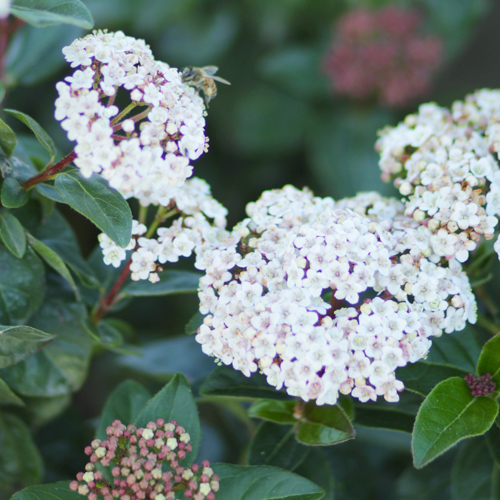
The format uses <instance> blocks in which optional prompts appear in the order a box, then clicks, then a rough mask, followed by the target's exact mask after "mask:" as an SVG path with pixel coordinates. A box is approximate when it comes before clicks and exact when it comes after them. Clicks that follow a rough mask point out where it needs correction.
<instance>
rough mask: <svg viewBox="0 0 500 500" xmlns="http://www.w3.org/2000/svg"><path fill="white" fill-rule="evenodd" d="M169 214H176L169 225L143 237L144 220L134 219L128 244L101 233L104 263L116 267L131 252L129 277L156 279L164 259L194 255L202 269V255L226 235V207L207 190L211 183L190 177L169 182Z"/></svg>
mask: <svg viewBox="0 0 500 500" xmlns="http://www.w3.org/2000/svg"><path fill="white" fill-rule="evenodd" d="M164 202H165V203H168V207H167V209H168V211H169V212H168V214H165V216H166V215H170V216H175V217H176V218H175V219H174V221H173V223H172V224H171V226H170V227H160V228H158V229H157V231H156V233H157V235H156V237H152V236H151V237H146V236H144V234H145V233H146V231H147V228H146V226H145V225H144V224H140V223H139V222H138V221H134V223H133V227H132V239H131V240H130V243H129V244H128V246H127V247H125V248H123V247H120V246H118V245H117V244H116V243H115V242H114V241H113V240H111V238H109V236H107V235H106V234H104V233H102V234H100V235H99V242H100V246H101V249H102V252H103V257H104V263H105V264H107V265H110V264H111V265H113V266H114V267H119V266H120V264H121V263H122V261H123V260H125V259H126V257H127V251H128V250H133V253H132V255H131V259H132V263H131V265H130V270H131V271H132V274H131V278H132V280H135V281H137V280H146V279H149V280H150V281H151V282H157V281H158V280H159V276H158V273H157V270H158V269H159V267H160V266H161V265H162V264H165V263H167V262H177V261H178V260H179V257H189V256H190V255H191V254H192V253H193V252H194V253H195V255H196V256H197V260H196V263H195V266H196V267H197V268H198V269H204V266H205V264H204V261H205V260H206V259H205V257H203V256H204V255H205V254H206V253H208V254H210V252H211V251H212V249H213V248H216V247H217V246H218V245H220V244H222V243H223V242H224V240H225V239H227V238H228V237H229V233H228V232H227V231H226V230H225V227H226V215H227V210H226V209H225V208H224V207H223V206H222V205H221V204H220V203H219V202H217V201H216V200H215V199H214V198H213V197H212V196H211V194H210V186H209V185H208V184H207V183H206V182H205V181H204V180H202V179H198V178H196V177H193V178H191V179H188V180H187V181H186V182H185V183H184V184H182V185H180V186H172V187H171V188H170V190H169V191H168V192H166V193H165V200H164Z"/></svg>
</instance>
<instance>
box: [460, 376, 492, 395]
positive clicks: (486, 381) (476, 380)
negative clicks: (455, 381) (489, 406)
mask: <svg viewBox="0 0 500 500" xmlns="http://www.w3.org/2000/svg"><path fill="white" fill-rule="evenodd" d="M464 380H465V381H466V382H467V385H468V386H469V389H470V392H471V395H472V396H474V397H475V398H478V397H479V396H487V395H488V394H493V393H494V392H495V389H496V388H497V386H496V384H495V382H493V380H492V378H491V375H490V374H489V373H485V374H484V375H481V377H475V376H474V375H473V374H472V373H469V374H467V375H465V377H464Z"/></svg>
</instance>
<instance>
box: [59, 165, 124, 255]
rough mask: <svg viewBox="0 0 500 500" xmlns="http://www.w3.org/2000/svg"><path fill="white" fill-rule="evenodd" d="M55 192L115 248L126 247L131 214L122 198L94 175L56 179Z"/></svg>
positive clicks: (72, 175) (69, 174)
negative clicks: (92, 224) (109, 239)
mask: <svg viewBox="0 0 500 500" xmlns="http://www.w3.org/2000/svg"><path fill="white" fill-rule="evenodd" d="M55 187H56V190H57V192H58V193H59V194H60V195H61V196H62V197H63V198H64V200H65V201H66V203H67V204H68V205H70V206H71V207H72V208H74V209H75V210H76V211H77V212H79V213H81V214H82V215H84V216H85V217H87V218H88V219H89V220H90V221H91V222H93V223H94V224H95V225H96V226H97V227H98V228H99V229H100V230H101V231H103V232H104V233H106V234H107V235H108V236H109V237H110V238H111V239H112V240H113V241H114V242H115V243H116V244H117V245H119V246H122V247H126V246H127V245H128V244H129V242H130V238H131V234H132V212H131V211H130V207H129V206H128V203H127V202H126V201H125V200H124V198H123V196H122V195H121V194H120V193H119V192H118V191H116V190H115V189H112V188H111V187H109V185H108V183H107V181H106V180H105V179H103V178H102V177H100V176H99V175H96V174H94V175H93V176H92V177H91V178H90V179H85V178H84V177H82V176H81V175H80V174H79V173H77V172H70V173H65V172H63V173H61V174H59V175H58V176H57V178H56V183H55Z"/></svg>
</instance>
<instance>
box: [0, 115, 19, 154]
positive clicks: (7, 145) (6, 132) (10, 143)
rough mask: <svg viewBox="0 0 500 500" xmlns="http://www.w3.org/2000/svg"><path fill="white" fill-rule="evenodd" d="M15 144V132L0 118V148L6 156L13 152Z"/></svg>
mask: <svg viewBox="0 0 500 500" xmlns="http://www.w3.org/2000/svg"><path fill="white" fill-rule="evenodd" d="M16 145H17V139H16V134H14V131H13V130H12V129H11V128H10V127H9V126H8V125H7V124H6V123H5V122H4V121H3V120H0V148H2V149H3V151H4V153H5V154H6V155H7V156H10V155H11V154H12V153H13V152H14V149H15V148H16Z"/></svg>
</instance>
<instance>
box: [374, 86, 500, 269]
mask: <svg viewBox="0 0 500 500" xmlns="http://www.w3.org/2000/svg"><path fill="white" fill-rule="evenodd" d="M376 149H377V150H378V151H379V152H380V168H381V169H382V172H383V174H382V178H383V179H384V180H386V181H389V180H393V181H394V185H395V186H396V187H397V188H398V189H399V191H400V193H401V194H402V195H403V196H404V197H405V198H404V203H405V214H406V215H408V216H411V217H413V218H414V219H415V220H417V221H419V222H420V223H421V224H423V225H425V226H426V227H427V228H428V229H429V230H430V231H431V232H432V236H431V246H432V251H433V252H434V253H435V254H436V255H437V256H440V257H446V258H450V257H455V258H456V259H457V260H459V261H460V262H465V261H466V260H467V259H468V257H469V252H471V251H472V250H474V249H475V248H476V246H477V243H478V241H480V239H481V238H482V237H484V238H486V239H491V238H493V236H494V231H495V226H496V225H497V223H498V218H497V217H498V215H499V214H500V169H499V167H498V158H497V156H498V152H499V151H500V92H499V91H498V90H481V91H479V92H476V93H475V94H472V95H469V96H467V97H466V99H465V101H464V102H460V101H459V102H456V103H454V104H453V106H452V108H451V110H448V109H445V108H442V107H439V106H437V105H436V104H424V105H422V106H420V108H419V110H418V113H416V114H412V115H409V116H407V117H406V119H405V120H404V122H402V123H400V124H399V125H398V126H396V127H392V128H391V127H388V128H386V129H384V130H382V131H381V133H380V138H379V140H378V141H377V144H376ZM495 247H496V249H497V252H498V251H499V250H500V247H499V243H498V242H497V243H496V245H495Z"/></svg>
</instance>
